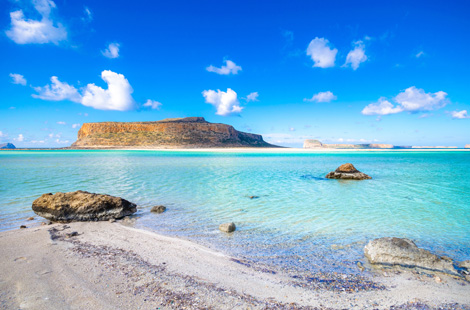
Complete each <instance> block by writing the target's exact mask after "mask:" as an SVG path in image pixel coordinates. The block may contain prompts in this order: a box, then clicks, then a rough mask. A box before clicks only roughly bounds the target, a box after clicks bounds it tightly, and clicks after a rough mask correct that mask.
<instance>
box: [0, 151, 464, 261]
mask: <svg viewBox="0 0 470 310" xmlns="http://www.w3.org/2000/svg"><path fill="white" fill-rule="evenodd" d="M346 162H351V163H353V164H354V165H355V166H356V168H358V169H359V170H361V171H362V172H365V173H367V174H369V175H371V176H372V177H373V179H372V180H365V181H340V180H328V179H324V178H323V177H324V176H325V175H326V174H327V173H328V172H329V171H332V170H334V169H336V167H338V166H339V165H341V164H343V163H346ZM0 176H1V177H0V201H1V204H0V230H8V229H14V228H18V227H19V225H21V224H24V223H28V224H30V222H26V218H27V217H29V216H34V213H33V212H32V211H31V203H32V201H33V200H34V199H35V198H37V197H39V196H40V195H41V194H43V193H48V192H52V193H54V192H57V191H62V192H67V191H74V190H78V189H81V190H86V191H90V192H96V193H107V194H110V195H116V196H121V197H123V198H125V199H127V200H130V201H132V202H135V203H136V204H137V205H138V206H139V211H138V213H137V215H136V216H135V220H136V222H135V225H136V226H137V227H146V228H148V229H152V230H155V231H157V232H160V233H164V234H167V235H173V236H179V237H183V238H188V239H191V240H195V241H197V242H200V243H203V244H206V245H209V246H211V247H213V248H217V249H220V250H222V251H225V252H228V253H231V254H234V255H237V256H241V257H247V258H250V259H253V260H260V261H263V262H268V263H275V264H283V265H286V266H287V265H289V266H290V265H292V266H293V265H295V266H296V267H301V268H307V269H309V268H310V269H312V268H320V269H322V268H323V269H335V268H343V269H344V268H346V269H348V268H352V267H351V266H353V265H354V262H355V261H356V260H363V255H362V248H363V246H364V244H365V243H366V242H367V241H368V240H370V239H371V238H376V237H382V236H397V237H407V238H410V239H413V240H415V241H416V242H417V244H418V245H419V246H423V247H425V248H428V249H431V250H433V251H435V252H437V253H441V254H444V253H446V254H447V255H449V256H451V257H453V258H455V259H457V260H463V259H470V178H469V176H470V152H465V151H461V152H459V151H457V152H455V151H454V152H338V153H313V152H312V153H293V154H285V153H284V154H274V153H216V152H212V153H211V152H173V151H8V152H0ZM252 195H256V196H259V198H257V199H250V198H249V196H252ZM157 204H163V205H166V206H167V208H168V211H167V212H165V213H163V214H160V215H155V214H151V213H150V212H149V210H150V207H151V206H153V205H157ZM227 221H234V222H235V223H236V224H237V232H236V233H235V234H233V235H232V236H227V235H225V234H222V233H220V232H219V231H218V225H219V224H220V223H223V222H227ZM340 261H344V263H340Z"/></svg>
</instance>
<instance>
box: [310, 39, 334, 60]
mask: <svg viewBox="0 0 470 310" xmlns="http://www.w3.org/2000/svg"><path fill="white" fill-rule="evenodd" d="M329 43H330V42H329V41H328V40H327V39H325V38H318V37H317V38H315V39H313V40H312V41H311V42H310V44H309V45H308V47H307V55H308V56H310V57H311V58H312V60H313V62H314V64H313V66H314V67H319V68H329V67H334V66H335V58H336V54H337V53H338V50H337V49H336V48H334V49H331V48H330V44H329Z"/></svg>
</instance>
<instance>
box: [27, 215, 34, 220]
mask: <svg viewBox="0 0 470 310" xmlns="http://www.w3.org/2000/svg"><path fill="white" fill-rule="evenodd" d="M26 220H27V221H32V220H34V217H32V216H31V217H28V218H27V219H26Z"/></svg>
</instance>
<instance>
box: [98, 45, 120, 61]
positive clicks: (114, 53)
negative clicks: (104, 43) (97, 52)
mask: <svg viewBox="0 0 470 310" xmlns="http://www.w3.org/2000/svg"><path fill="white" fill-rule="evenodd" d="M101 54H103V56H104V57H107V58H118V57H119V44H118V43H111V44H109V46H108V48H107V49H105V50H104V51H101Z"/></svg>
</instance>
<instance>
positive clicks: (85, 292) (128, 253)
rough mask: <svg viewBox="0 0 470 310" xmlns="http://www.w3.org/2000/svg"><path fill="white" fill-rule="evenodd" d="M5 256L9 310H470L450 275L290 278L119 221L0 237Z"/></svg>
mask: <svg viewBox="0 0 470 310" xmlns="http://www.w3.org/2000/svg"><path fill="white" fill-rule="evenodd" d="M74 232H76V233H74ZM0 249H1V250H0V261H1V262H2V263H1V267H0V308H2V309H156V308H160V309H207V308H209V309H345V308H347V309H390V308H392V309H416V308H418V309H427V308H426V307H431V308H437V307H443V308H448V309H470V283H468V282H465V281H463V280H458V279H454V278H451V277H448V276H445V275H440V276H439V277H440V279H441V280H442V281H441V282H440V283H437V282H436V281H435V278H434V277H433V276H427V275H425V274H419V273H410V272H390V271H388V272H385V273H384V272H382V271H374V272H369V271H366V272H365V273H364V274H363V275H361V276H356V275H347V274H336V273H334V274H321V273H316V274H301V273H298V274H294V273H286V272H283V271H280V270H277V269H275V267H267V266H261V265H256V264H253V263H251V262H248V261H242V260H239V259H237V258H234V257H230V256H227V255H224V254H222V253H219V252H216V251H213V250H211V249H209V248H206V247H204V246H201V245H198V244H196V243H193V242H190V241H187V240H183V239H178V238H173V237H167V236H162V235H158V234H155V233H153V232H150V231H146V230H139V229H135V228H132V227H127V226H125V225H122V224H121V221H118V222H115V223H110V222H92V223H70V224H66V225H64V224H53V225H45V226H40V227H33V228H27V229H20V230H13V231H7V232H2V233H0Z"/></svg>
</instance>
